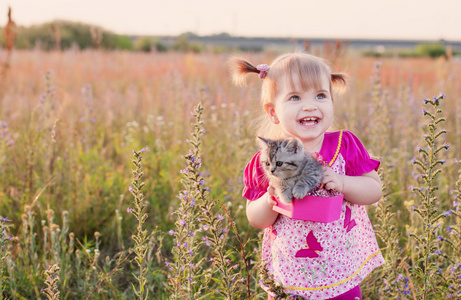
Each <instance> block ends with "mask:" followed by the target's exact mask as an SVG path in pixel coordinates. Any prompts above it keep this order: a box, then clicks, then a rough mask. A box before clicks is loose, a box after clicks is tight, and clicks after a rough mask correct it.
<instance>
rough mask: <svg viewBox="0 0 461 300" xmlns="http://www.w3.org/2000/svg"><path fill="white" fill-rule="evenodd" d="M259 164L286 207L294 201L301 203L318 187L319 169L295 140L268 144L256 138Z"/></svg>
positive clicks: (320, 174)
mask: <svg viewBox="0 0 461 300" xmlns="http://www.w3.org/2000/svg"><path fill="white" fill-rule="evenodd" d="M259 139H260V142H259V143H260V145H261V156H260V162H261V165H262V167H263V168H264V171H265V172H266V174H267V177H268V178H269V183H270V185H271V186H273V187H274V188H275V190H276V193H277V196H278V197H277V198H278V199H280V200H281V201H282V202H283V203H285V204H288V203H291V201H292V200H293V197H294V198H297V199H302V198H304V197H305V196H306V195H307V194H308V193H309V192H311V191H312V190H313V189H315V188H316V187H317V185H319V184H320V182H321V180H322V177H323V170H322V165H321V164H320V162H318V161H317V160H316V159H315V158H314V157H312V156H311V155H309V154H308V153H306V152H304V147H303V144H302V142H301V141H300V140H298V139H296V138H290V139H283V140H270V139H265V138H262V137H259Z"/></svg>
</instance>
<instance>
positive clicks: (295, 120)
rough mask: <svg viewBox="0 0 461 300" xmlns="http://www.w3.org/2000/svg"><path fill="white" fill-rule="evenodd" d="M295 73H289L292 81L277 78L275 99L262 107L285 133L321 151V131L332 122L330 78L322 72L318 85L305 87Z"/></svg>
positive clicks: (310, 149)
mask: <svg viewBox="0 0 461 300" xmlns="http://www.w3.org/2000/svg"><path fill="white" fill-rule="evenodd" d="M295 75H296V74H292V77H291V79H292V81H293V83H294V84H293V85H292V84H290V81H289V80H287V78H285V77H282V78H280V79H279V80H278V81H277V87H278V89H277V93H276V95H275V98H274V103H273V104H266V105H265V106H264V109H265V110H266V112H267V113H268V114H269V116H270V118H271V120H272V122H274V123H275V124H279V125H280V126H281V127H282V131H283V134H284V135H285V136H286V137H296V138H298V139H300V140H301V141H302V142H303V144H304V147H305V149H306V150H307V151H308V152H312V151H320V149H321V147H322V142H323V136H324V133H325V131H327V130H328V128H329V127H330V125H331V123H332V122H333V101H332V99H331V94H330V81H329V80H328V77H327V75H325V76H322V78H321V81H320V84H319V86H318V87H313V86H312V87H310V89H309V90H307V91H306V90H302V89H301V84H300V81H299V76H297V75H296V76H295Z"/></svg>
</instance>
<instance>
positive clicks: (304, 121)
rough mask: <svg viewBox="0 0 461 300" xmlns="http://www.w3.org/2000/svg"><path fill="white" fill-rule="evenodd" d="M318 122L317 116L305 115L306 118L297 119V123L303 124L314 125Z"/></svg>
mask: <svg viewBox="0 0 461 300" xmlns="http://www.w3.org/2000/svg"><path fill="white" fill-rule="evenodd" d="M318 122H319V119H318V118H315V117H307V118H302V119H301V120H299V124H301V125H305V126H312V125H315V124H317V123H318Z"/></svg>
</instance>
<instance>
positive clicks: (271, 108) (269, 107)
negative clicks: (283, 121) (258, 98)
mask: <svg viewBox="0 0 461 300" xmlns="http://www.w3.org/2000/svg"><path fill="white" fill-rule="evenodd" d="M264 110H265V111H266V114H267V115H268V116H269V117H270V119H271V121H272V123H274V124H278V123H280V121H279V119H278V118H277V114H276V113H275V109H274V105H273V104H272V103H266V104H264Z"/></svg>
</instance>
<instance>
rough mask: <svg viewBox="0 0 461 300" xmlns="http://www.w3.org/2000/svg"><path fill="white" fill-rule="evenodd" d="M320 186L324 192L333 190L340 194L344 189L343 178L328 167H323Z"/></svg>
mask: <svg viewBox="0 0 461 300" xmlns="http://www.w3.org/2000/svg"><path fill="white" fill-rule="evenodd" d="M322 186H323V187H324V188H325V189H326V190H334V191H337V192H339V193H342V192H343V189H344V178H343V177H342V176H341V175H339V174H338V173H336V172H335V171H333V169H331V168H330V167H323V178H322Z"/></svg>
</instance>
